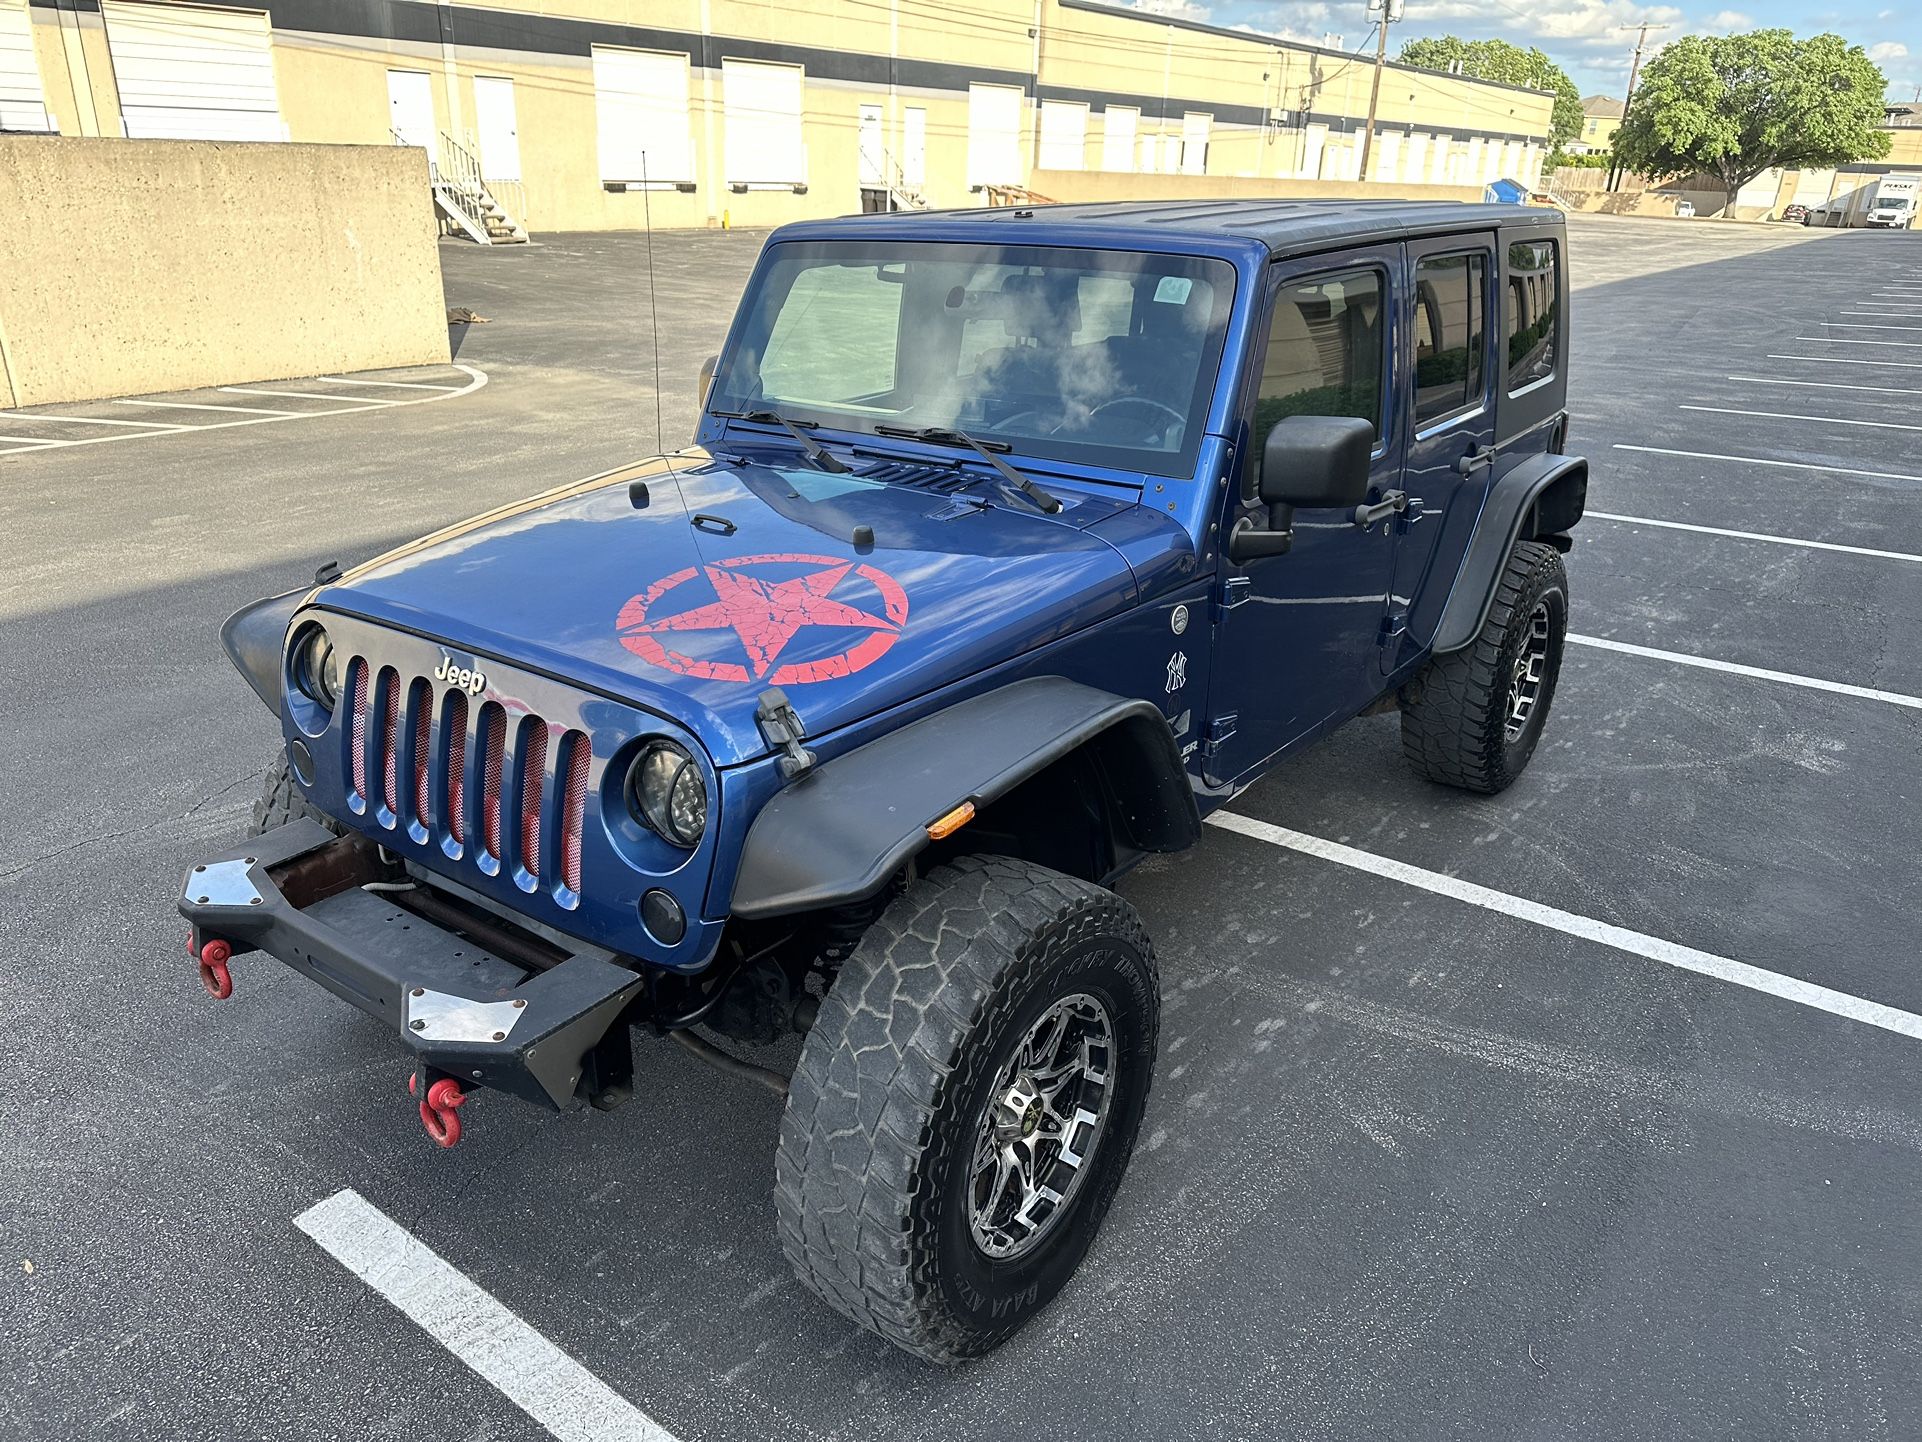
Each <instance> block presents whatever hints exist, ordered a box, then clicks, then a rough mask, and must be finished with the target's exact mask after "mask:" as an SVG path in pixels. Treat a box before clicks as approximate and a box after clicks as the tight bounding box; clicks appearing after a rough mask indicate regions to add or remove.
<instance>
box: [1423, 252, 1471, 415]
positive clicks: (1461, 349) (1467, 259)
mask: <svg viewBox="0 0 1922 1442" xmlns="http://www.w3.org/2000/svg"><path fill="white" fill-rule="evenodd" d="M1486 288H1487V278H1486V271H1485V266H1484V262H1483V260H1482V257H1481V256H1479V255H1431V256H1425V257H1423V258H1422V260H1421V261H1420V262H1418V263H1417V264H1416V266H1415V325H1414V330H1415V425H1416V426H1417V427H1418V428H1419V427H1421V426H1424V425H1426V424H1428V423H1429V422H1430V421H1434V420H1439V419H1440V418H1441V417H1443V416H1446V415H1450V414H1452V413H1453V412H1455V411H1459V410H1463V409H1466V408H1467V407H1469V406H1472V405H1476V404H1479V403H1480V401H1481V398H1482V351H1483V336H1482V330H1483V327H1482V315H1483V312H1484V310H1485V308H1486V302H1485V300H1484V296H1485V295H1486V293H1487V289H1486Z"/></svg>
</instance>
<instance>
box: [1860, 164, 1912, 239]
mask: <svg viewBox="0 0 1922 1442" xmlns="http://www.w3.org/2000/svg"><path fill="white" fill-rule="evenodd" d="M1918 196H1922V175H1885V176H1883V177H1882V179H1881V180H1880V181H1878V182H1877V183H1876V187H1875V199H1874V200H1872V201H1871V202H1869V213H1868V215H1867V217H1866V218H1865V219H1864V220H1863V222H1862V223H1863V225H1865V226H1867V227H1868V228H1869V229H1871V230H1908V229H1909V228H1910V227H1911V226H1913V225H1914V224H1915V209H1916V201H1917V198H1918Z"/></svg>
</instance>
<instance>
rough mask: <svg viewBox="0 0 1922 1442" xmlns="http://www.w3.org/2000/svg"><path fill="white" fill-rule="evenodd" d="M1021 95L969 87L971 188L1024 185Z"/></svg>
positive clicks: (1005, 89) (1002, 87)
mask: <svg viewBox="0 0 1922 1442" xmlns="http://www.w3.org/2000/svg"><path fill="white" fill-rule="evenodd" d="M1021 179H1022V175H1021V92H1020V91H1019V90H1016V89H1013V88H1012V87H1010V86H1006V85H970V86H969V87H968V188H969V189H970V190H979V189H980V188H981V187H982V186H984V185H1019V184H1020V183H1021Z"/></svg>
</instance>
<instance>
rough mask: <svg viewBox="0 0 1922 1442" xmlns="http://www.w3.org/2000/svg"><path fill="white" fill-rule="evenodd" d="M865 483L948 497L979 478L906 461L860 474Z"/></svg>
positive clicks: (945, 468)
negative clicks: (906, 488)
mask: <svg viewBox="0 0 1922 1442" xmlns="http://www.w3.org/2000/svg"><path fill="white" fill-rule="evenodd" d="M860 476H861V479H862V480H864V481H880V482H881V483H882V484H883V485H889V486H911V487H913V488H914V489H915V490H917V491H933V492H934V493H935V494H936V495H941V496H951V495H953V494H954V493H955V492H956V491H965V490H966V489H968V487H970V486H972V485H974V484H976V483H977V482H978V481H979V479H980V477H978V476H972V475H969V474H968V473H967V472H966V471H963V470H958V469H956V468H955V467H953V466H922V465H914V464H912V463H910V462H907V461H884V462H882V463H881V464H880V465H878V466H869V467H868V468H867V469H866V470H864V471H862V472H861V473H860Z"/></svg>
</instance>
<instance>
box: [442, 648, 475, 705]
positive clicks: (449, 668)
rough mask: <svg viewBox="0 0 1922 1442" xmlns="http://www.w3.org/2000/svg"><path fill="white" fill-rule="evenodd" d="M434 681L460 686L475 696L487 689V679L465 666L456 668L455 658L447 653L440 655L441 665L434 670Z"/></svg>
mask: <svg viewBox="0 0 1922 1442" xmlns="http://www.w3.org/2000/svg"><path fill="white" fill-rule="evenodd" d="M434 679H435V680H436V681H445V682H446V683H447V684H448V685H449V686H458V687H459V688H460V689H461V690H463V691H466V692H468V693H469V694H471V695H474V696H478V695H480V693H481V692H483V691H485V690H486V689H487V677H485V676H484V675H482V674H481V673H480V672H479V671H470V670H468V669H467V668H466V667H465V666H456V665H455V664H454V658H453V657H452V656H450V655H448V654H447V653H446V652H445V651H443V652H441V653H440V665H438V666H436V667H435V668H434Z"/></svg>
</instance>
